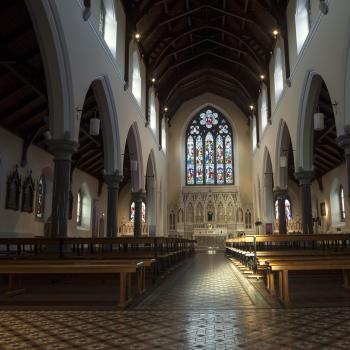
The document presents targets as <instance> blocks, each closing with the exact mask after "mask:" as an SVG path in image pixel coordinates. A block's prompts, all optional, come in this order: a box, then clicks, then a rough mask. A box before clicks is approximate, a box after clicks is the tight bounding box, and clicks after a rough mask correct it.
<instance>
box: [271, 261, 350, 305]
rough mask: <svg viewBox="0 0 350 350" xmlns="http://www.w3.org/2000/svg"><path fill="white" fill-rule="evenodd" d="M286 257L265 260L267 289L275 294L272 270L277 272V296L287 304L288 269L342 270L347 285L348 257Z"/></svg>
mask: <svg viewBox="0 0 350 350" xmlns="http://www.w3.org/2000/svg"><path fill="white" fill-rule="evenodd" d="M293 259H294V258H286V259H284V260H275V261H273V260H271V261H266V264H267V265H268V278H267V281H268V283H267V284H268V289H269V290H270V292H271V294H272V295H275V294H276V292H275V282H274V272H278V273H279V294H280V295H279V296H280V299H281V301H282V302H283V303H284V304H285V305H288V304H289V303H290V296H289V271H316V270H318V271H320V270H342V271H343V277H344V285H345V286H346V287H349V280H350V274H349V270H350V257H348V256H338V257H332V256H329V257H322V258H316V257H299V260H293Z"/></svg>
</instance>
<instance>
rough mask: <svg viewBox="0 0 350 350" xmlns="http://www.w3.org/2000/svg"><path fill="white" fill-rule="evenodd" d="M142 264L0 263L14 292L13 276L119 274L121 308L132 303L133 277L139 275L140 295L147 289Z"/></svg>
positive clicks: (39, 261)
mask: <svg viewBox="0 0 350 350" xmlns="http://www.w3.org/2000/svg"><path fill="white" fill-rule="evenodd" d="M144 268H145V266H144V263H143V262H135V261H130V262H127V261H125V262H120V261H92V260H67V261H65V260H59V261H58V260H11V261H0V274H6V275H8V277H9V292H10V293H12V292H13V276H14V275H26V274H31V275H43V274H45V275H47V274H48V275H51V274H119V276H120V291H119V306H120V307H126V306H127V305H128V304H129V303H130V302H131V300H132V295H131V274H133V273H134V274H136V281H137V294H139V295H140V294H142V293H143V292H144V290H145V285H144V281H145V278H144V274H145V270H144Z"/></svg>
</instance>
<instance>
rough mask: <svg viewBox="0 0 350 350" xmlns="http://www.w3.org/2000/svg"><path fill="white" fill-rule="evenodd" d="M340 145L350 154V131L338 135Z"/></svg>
mask: <svg viewBox="0 0 350 350" xmlns="http://www.w3.org/2000/svg"><path fill="white" fill-rule="evenodd" d="M336 141H337V143H338V146H339V147H341V148H343V149H344V151H345V154H346V155H349V154H350V133H345V134H343V135H340V136H338V137H337V140H336Z"/></svg>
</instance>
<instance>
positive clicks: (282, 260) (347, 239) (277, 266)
mask: <svg viewBox="0 0 350 350" xmlns="http://www.w3.org/2000/svg"><path fill="white" fill-rule="evenodd" d="M226 253H227V254H228V255H229V256H230V257H232V259H233V262H235V263H238V264H242V265H244V266H245V267H246V268H249V270H251V271H252V272H253V273H255V274H258V275H259V274H260V275H262V276H264V277H265V280H266V286H267V288H268V290H269V292H270V293H271V294H272V295H277V296H278V297H279V298H280V300H281V301H282V303H283V304H285V305H288V304H290V301H291V300H290V293H289V272H290V271H327V270H341V271H342V274H343V281H344V287H347V288H348V287H349V283H350V273H349V271H350V234H313V235H302V234H291V235H248V236H243V237H237V238H231V239H228V240H226ZM276 277H277V278H276ZM276 280H278V291H277V290H276V289H277V288H276Z"/></svg>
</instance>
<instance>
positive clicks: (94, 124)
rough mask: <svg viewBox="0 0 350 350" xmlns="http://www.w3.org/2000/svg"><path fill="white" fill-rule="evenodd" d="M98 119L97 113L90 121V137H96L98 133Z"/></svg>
mask: <svg viewBox="0 0 350 350" xmlns="http://www.w3.org/2000/svg"><path fill="white" fill-rule="evenodd" d="M100 122H101V121H100V119H98V118H97V112H95V115H94V117H93V118H91V119H90V135H92V136H97V135H99V133H100Z"/></svg>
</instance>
